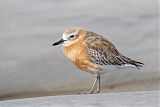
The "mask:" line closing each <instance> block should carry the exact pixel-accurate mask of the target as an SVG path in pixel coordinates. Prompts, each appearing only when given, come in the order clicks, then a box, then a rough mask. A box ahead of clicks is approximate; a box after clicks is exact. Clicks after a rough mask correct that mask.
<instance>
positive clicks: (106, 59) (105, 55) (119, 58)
mask: <svg viewBox="0 0 160 107" xmlns="http://www.w3.org/2000/svg"><path fill="white" fill-rule="evenodd" d="M84 43H85V45H86V48H87V49H88V52H89V55H90V57H91V59H92V61H93V62H94V63H96V64H99V65H124V64H131V65H134V66H136V67H137V68H139V67H141V66H142V64H143V63H141V62H137V61H134V60H132V59H130V58H127V57H125V56H123V55H121V54H120V52H119V51H118V50H117V49H116V47H115V46H114V45H113V44H112V43H111V42H110V41H108V40H107V39H106V38H104V37H102V36H101V35H98V34H96V33H94V32H89V31H87V36H86V38H85V39H84Z"/></svg>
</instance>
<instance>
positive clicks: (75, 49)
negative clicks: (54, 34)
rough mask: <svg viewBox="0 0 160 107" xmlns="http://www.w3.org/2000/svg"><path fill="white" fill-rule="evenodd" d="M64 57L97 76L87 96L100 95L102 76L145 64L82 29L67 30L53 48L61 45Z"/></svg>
mask: <svg viewBox="0 0 160 107" xmlns="http://www.w3.org/2000/svg"><path fill="white" fill-rule="evenodd" d="M60 44H61V47H62V51H63V53H64V55H65V56H66V57H67V58H68V59H69V60H70V61H71V62H72V63H73V64H74V65H75V66H76V67H78V68H79V69H81V70H82V71H86V72H88V73H90V74H95V75H96V78H95V80H94V82H93V85H92V87H91V90H90V91H89V92H87V93H86V94H95V93H100V89H101V88H100V83H101V82H100V81H101V75H103V74H104V73H106V72H109V71H117V70H119V69H125V68H128V67H133V68H138V69H140V67H142V66H143V65H144V64H143V63H142V62H139V61H135V60H133V59H131V58H129V57H126V56H124V55H122V54H121V53H120V52H119V51H118V50H117V49H116V47H115V46H114V45H113V44H112V43H111V42H110V41H109V40H108V39H107V38H105V37H104V36H101V35H100V34H98V33H95V32H92V31H90V30H86V29H84V28H80V27H74V28H70V29H66V30H65V31H64V32H63V35H62V38H61V39H60V40H59V41H57V42H55V43H53V44H52V46H56V45H60Z"/></svg>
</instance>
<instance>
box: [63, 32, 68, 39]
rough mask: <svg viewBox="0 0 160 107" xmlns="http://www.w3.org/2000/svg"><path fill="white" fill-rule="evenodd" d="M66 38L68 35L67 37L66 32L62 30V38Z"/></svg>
mask: <svg viewBox="0 0 160 107" xmlns="http://www.w3.org/2000/svg"><path fill="white" fill-rule="evenodd" d="M67 38H68V37H67V34H66V33H65V32H64V33H63V35H62V39H63V40H67Z"/></svg>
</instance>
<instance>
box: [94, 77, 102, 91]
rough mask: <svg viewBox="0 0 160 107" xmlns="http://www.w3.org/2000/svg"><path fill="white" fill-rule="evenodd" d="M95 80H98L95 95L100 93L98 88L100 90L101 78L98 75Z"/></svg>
mask: <svg viewBox="0 0 160 107" xmlns="http://www.w3.org/2000/svg"><path fill="white" fill-rule="evenodd" d="M97 80H98V84H97V90H96V92H95V93H100V88H101V76H100V74H97Z"/></svg>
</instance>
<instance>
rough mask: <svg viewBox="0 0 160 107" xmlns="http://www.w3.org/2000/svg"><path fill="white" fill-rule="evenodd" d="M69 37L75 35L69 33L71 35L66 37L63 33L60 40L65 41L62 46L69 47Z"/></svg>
mask: <svg viewBox="0 0 160 107" xmlns="http://www.w3.org/2000/svg"><path fill="white" fill-rule="evenodd" d="M70 35H76V33H71V34H69V35H67V34H66V33H65V32H64V33H63V35H62V39H63V40H65V41H64V42H63V46H69V45H71V44H72V42H71V41H69V40H68V37H69V36H70Z"/></svg>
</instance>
